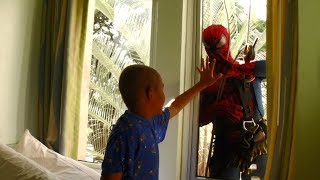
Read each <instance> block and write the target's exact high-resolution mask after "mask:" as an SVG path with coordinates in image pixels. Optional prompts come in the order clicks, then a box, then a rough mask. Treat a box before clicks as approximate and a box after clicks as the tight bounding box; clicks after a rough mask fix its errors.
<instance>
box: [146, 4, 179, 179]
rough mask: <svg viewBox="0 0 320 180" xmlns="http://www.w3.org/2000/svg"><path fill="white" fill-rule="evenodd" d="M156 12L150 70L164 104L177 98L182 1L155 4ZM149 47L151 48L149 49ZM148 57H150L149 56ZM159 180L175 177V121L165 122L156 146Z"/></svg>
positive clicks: (176, 141)
mask: <svg viewBox="0 0 320 180" xmlns="http://www.w3.org/2000/svg"><path fill="white" fill-rule="evenodd" d="M153 3H154V5H155V7H156V8H155V9H156V10H158V11H157V12H156V13H155V14H156V19H155V20H154V27H153V28H154V30H155V32H154V33H155V34H154V35H153V36H154V37H153V38H155V39H154V43H155V44H153V45H152V46H153V48H154V49H153V50H154V51H153V52H152V53H156V54H153V58H154V59H152V60H151V62H150V66H152V67H154V68H155V69H157V70H158V71H159V73H160V74H161V76H162V79H163V82H164V86H165V88H164V91H165V95H166V100H167V101H169V100H170V99H172V98H175V97H176V96H177V95H179V89H180V61H181V35H182V34H181V33H182V30H181V28H182V0H174V1H173V0H155V1H153ZM152 46H151V48H152ZM151 56H152V55H151ZM159 148H160V170H159V171H160V172H159V178H160V180H174V179H176V175H177V173H179V172H178V171H177V168H176V166H177V163H178V162H177V161H176V159H177V153H178V152H177V151H178V118H177V116H176V117H175V118H173V119H171V121H170V122H169V127H168V131H167V135H166V138H165V140H164V141H163V142H162V143H161V144H160V146H159Z"/></svg>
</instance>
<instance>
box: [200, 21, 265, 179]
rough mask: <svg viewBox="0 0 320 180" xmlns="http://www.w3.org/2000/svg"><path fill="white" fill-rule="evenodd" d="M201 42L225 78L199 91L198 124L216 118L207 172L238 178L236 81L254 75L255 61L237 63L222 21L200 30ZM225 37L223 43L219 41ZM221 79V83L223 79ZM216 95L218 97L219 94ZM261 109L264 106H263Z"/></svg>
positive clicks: (251, 105)
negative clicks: (213, 140)
mask: <svg viewBox="0 0 320 180" xmlns="http://www.w3.org/2000/svg"><path fill="white" fill-rule="evenodd" d="M202 37H203V44H204V46H205V50H206V52H207V54H208V56H209V60H210V61H212V60H213V59H216V64H215V72H216V73H222V74H223V78H224V80H222V79H221V80H220V82H218V83H215V84H214V85H212V86H210V87H208V88H206V89H205V90H203V91H202V92H201V96H200V112H199V124H200V126H203V125H206V124H208V123H210V122H213V121H215V124H216V138H215V142H214V144H215V147H214V155H213V157H212V158H211V161H210V176H211V177H215V178H222V179H229V178H230V179H239V178H238V177H239V174H240V173H239V172H240V169H239V167H238V164H239V162H238V160H236V159H237V158H236V157H237V153H238V151H239V144H240V143H241V140H242V138H241V137H242V135H243V130H242V129H241V127H242V126H241V125H242V121H243V116H244V112H243V103H242V101H241V97H240V94H239V84H241V83H242V82H243V77H244V75H246V76H247V77H249V79H254V78H255V74H256V73H255V71H256V69H255V68H256V66H257V62H248V63H245V64H239V63H238V62H237V61H235V60H234V59H233V58H232V56H231V54H230V52H229V48H230V34H229V33H228V31H227V29H226V28H225V27H223V26H222V25H211V26H209V27H207V28H206V29H205V30H204V31H203V34H202ZM223 38H224V40H225V43H222V45H221V42H220V41H222V39H223ZM222 81H224V83H223V82H222ZM218 96H219V97H218ZM248 106H249V108H250V110H251V115H252V117H254V113H257V112H258V111H257V108H255V107H254V102H253V101H252V100H250V101H249V104H248ZM262 111H263V110H262Z"/></svg>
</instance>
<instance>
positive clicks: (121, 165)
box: [101, 127, 139, 176]
mask: <svg viewBox="0 0 320 180" xmlns="http://www.w3.org/2000/svg"><path fill="white" fill-rule="evenodd" d="M138 146H139V136H138V132H137V130H136V129H134V128H132V127H131V128H129V129H127V130H126V131H121V132H115V133H114V134H111V136H110V138H109V141H108V144H107V147H106V151H105V156H104V160H103V162H102V172H101V174H102V175H104V174H109V173H119V172H122V173H124V174H123V175H124V176H132V175H133V173H134V164H133V160H134V158H135V157H134V156H135V152H136V149H137V148H138Z"/></svg>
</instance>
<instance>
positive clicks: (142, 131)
mask: <svg viewBox="0 0 320 180" xmlns="http://www.w3.org/2000/svg"><path fill="white" fill-rule="evenodd" d="M169 118H170V112H169V109H168V108H166V109H164V111H163V113H162V114H160V115H157V116H155V117H153V118H152V120H150V119H146V118H143V117H141V116H138V115H136V114H134V113H132V112H129V111H126V112H125V113H124V114H123V115H122V116H121V117H120V118H119V120H118V121H117V123H116V124H115V126H114V128H113V129H112V132H111V135H110V138H109V140H108V144H107V148H106V153H105V156H104V160H103V163H102V173H101V174H106V173H117V172H122V173H123V178H122V179H146V180H153V179H155V180H157V179H159V149H158V144H159V143H160V142H162V141H163V140H164V138H165V135H166V132H167V127H168V122H169Z"/></svg>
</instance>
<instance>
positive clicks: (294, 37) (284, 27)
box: [265, 0, 298, 179]
mask: <svg viewBox="0 0 320 180" xmlns="http://www.w3.org/2000/svg"><path fill="white" fill-rule="evenodd" d="M297 14H298V2H297V0H287V1H278V0H268V20H267V42H268V45H267V59H268V61H267V81H268V87H267V88H268V89H267V91H268V100H267V101H268V102H267V104H268V110H267V113H268V132H269V136H268V138H269V139H268V164H267V170H266V175H265V178H266V179H293V177H294V173H295V138H296V95H297V91H296V87H297V65H298V53H297V52H298V17H297ZM280 167H281V170H280Z"/></svg>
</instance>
